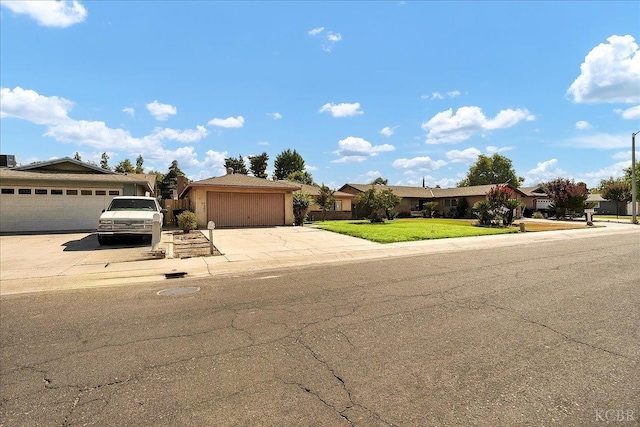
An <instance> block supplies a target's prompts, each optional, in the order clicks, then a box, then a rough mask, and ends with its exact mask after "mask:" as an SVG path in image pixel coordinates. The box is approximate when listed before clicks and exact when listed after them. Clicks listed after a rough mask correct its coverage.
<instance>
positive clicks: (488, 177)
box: [458, 153, 524, 187]
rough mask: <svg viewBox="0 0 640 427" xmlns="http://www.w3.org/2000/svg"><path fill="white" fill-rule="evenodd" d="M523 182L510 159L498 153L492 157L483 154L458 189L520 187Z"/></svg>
mask: <svg viewBox="0 0 640 427" xmlns="http://www.w3.org/2000/svg"><path fill="white" fill-rule="evenodd" d="M523 181H524V178H523V177H519V176H517V175H516V171H515V170H514V169H513V165H512V163H511V160H510V159H509V158H507V157H505V156H502V155H500V154H498V153H496V154H494V155H493V156H491V157H489V156H485V155H483V154H481V155H479V156H478V160H476V162H475V163H474V164H473V165H472V166H471V167H470V168H469V172H467V176H466V178H465V179H463V180H462V181H460V182H459V183H458V187H468V186H472V185H487V184H507V183H508V184H511V185H512V186H514V187H519V186H520V185H521V184H522V182H523Z"/></svg>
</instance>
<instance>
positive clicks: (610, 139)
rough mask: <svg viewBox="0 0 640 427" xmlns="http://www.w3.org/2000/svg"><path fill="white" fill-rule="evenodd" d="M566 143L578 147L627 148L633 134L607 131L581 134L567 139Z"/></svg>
mask: <svg viewBox="0 0 640 427" xmlns="http://www.w3.org/2000/svg"><path fill="white" fill-rule="evenodd" d="M565 144H566V145H569V146H572V147H576V148H600V149H610V148H626V147H629V146H630V145H631V135H627V134H618V135H611V134H606V133H594V134H590V135H579V136H577V137H575V138H571V139H569V140H567V141H566V142H565Z"/></svg>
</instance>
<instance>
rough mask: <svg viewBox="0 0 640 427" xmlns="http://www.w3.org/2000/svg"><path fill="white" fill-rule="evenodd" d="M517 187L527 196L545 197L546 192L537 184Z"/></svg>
mask: <svg viewBox="0 0 640 427" xmlns="http://www.w3.org/2000/svg"><path fill="white" fill-rule="evenodd" d="M519 189H520V191H522V192H523V193H524V194H525V195H527V196H529V197H547V193H545V192H544V190H543V189H542V187H540V186H539V185H538V186H535V187H519Z"/></svg>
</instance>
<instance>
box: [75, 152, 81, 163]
mask: <svg viewBox="0 0 640 427" xmlns="http://www.w3.org/2000/svg"><path fill="white" fill-rule="evenodd" d="M73 160H77V161H79V162H81V161H82V157H80V153H78V152H77V151H76V154H74V155H73Z"/></svg>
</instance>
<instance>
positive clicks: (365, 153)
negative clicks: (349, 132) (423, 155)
mask: <svg viewBox="0 0 640 427" xmlns="http://www.w3.org/2000/svg"><path fill="white" fill-rule="evenodd" d="M395 149H396V148H395V147H394V146H393V145H390V144H382V145H373V144H371V143H370V142H369V141H367V140H365V139H363V138H359V137H355V136H348V137H346V138H345V139H342V140H340V141H338V150H337V151H334V154H337V155H338V156H340V158H339V159H337V160H332V163H350V162H363V161H365V160H366V159H367V158H369V157H374V156H377V155H378V154H379V153H382V152H386V151H393V150H395Z"/></svg>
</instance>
